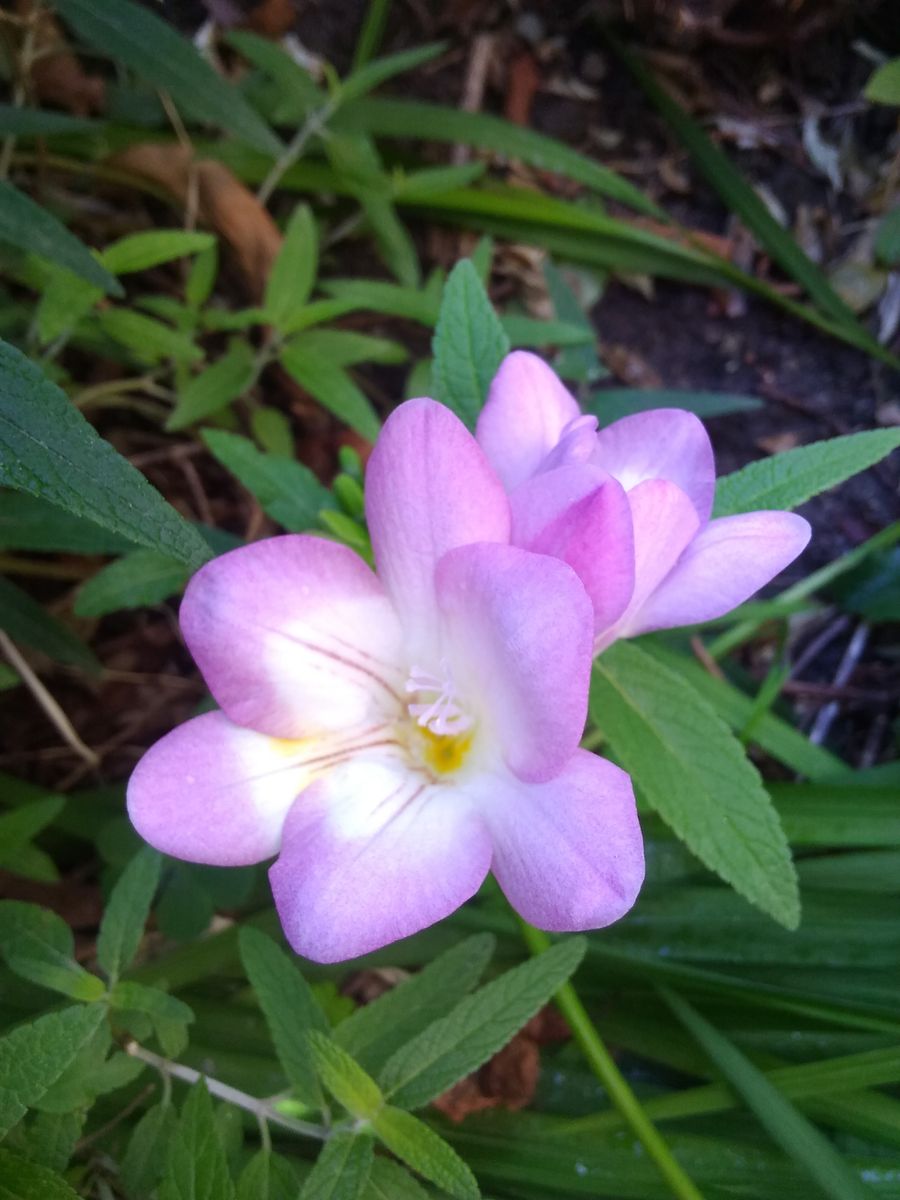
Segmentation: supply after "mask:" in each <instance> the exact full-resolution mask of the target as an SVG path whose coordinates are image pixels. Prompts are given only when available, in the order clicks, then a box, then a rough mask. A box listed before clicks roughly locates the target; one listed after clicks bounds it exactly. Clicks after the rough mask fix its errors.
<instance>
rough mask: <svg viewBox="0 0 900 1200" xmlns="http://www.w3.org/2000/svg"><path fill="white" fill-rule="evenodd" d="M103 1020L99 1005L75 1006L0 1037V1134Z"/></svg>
mask: <svg viewBox="0 0 900 1200" xmlns="http://www.w3.org/2000/svg"><path fill="white" fill-rule="evenodd" d="M104 1019H105V1012H104V1010H103V1008H102V1007H101V1006H100V1005H97V1006H90V1007H87V1006H81V1005H77V1006H73V1007H72V1008H67V1009H64V1010H63V1011H62V1012H54V1013H48V1014H47V1015H46V1016H44V1017H39V1018H38V1019H37V1020H36V1021H35V1022H34V1023H33V1024H32V1025H22V1026H20V1027H19V1028H18V1029H14V1030H13V1032H12V1033H10V1034H7V1035H6V1037H4V1038H0V1138H2V1137H5V1136H6V1134H7V1133H8V1132H9V1130H10V1129H12V1127H13V1126H14V1125H15V1124H16V1123H17V1122H18V1121H19V1120H20V1119H21V1118H22V1117H23V1116H24V1114H25V1112H26V1110H27V1109H28V1108H30V1107H31V1106H32V1105H33V1104H35V1103H36V1102H37V1101H39V1100H40V1099H41V1097H42V1096H43V1095H44V1093H45V1092H46V1091H47V1089H48V1088H49V1087H51V1086H52V1085H53V1084H54V1083H55V1082H56V1080H57V1079H58V1078H59V1077H60V1075H62V1073H63V1072H64V1071H65V1070H66V1068H67V1067H68V1066H69V1064H70V1063H71V1062H72V1060H73V1059H74V1058H75V1056H76V1055H77V1054H78V1052H79V1051H80V1050H81V1048H82V1047H83V1046H84V1045H85V1044H86V1043H88V1042H89V1041H90V1040H91V1039H92V1038H93V1036H94V1034H95V1033H96V1031H97V1030H98V1029H99V1028H100V1026H101V1024H102V1022H103V1021H104Z"/></svg>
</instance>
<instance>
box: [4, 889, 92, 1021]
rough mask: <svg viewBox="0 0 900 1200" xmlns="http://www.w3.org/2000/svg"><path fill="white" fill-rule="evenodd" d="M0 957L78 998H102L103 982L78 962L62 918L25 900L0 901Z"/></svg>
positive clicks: (11, 966) (28, 975) (23, 973)
mask: <svg viewBox="0 0 900 1200" xmlns="http://www.w3.org/2000/svg"><path fill="white" fill-rule="evenodd" d="M0 956H2V957H3V959H4V960H5V962H6V965H7V966H8V967H9V969H10V970H11V971H15V973H16V974H17V975H21V976H22V978H23V979H30V980H31V982H32V983H37V984H40V985H41V986H42V987H47V988H52V989H53V991H55V992H61V993H62V994H63V995H64V996H71V997H72V999H74V1000H98V999H99V998H100V997H101V996H102V995H103V994H104V993H105V991H106V988H105V987H104V985H103V981H102V980H101V979H98V978H97V976H96V975H91V974H90V972H88V971H86V970H85V969H84V967H82V966H81V965H80V964H79V963H77V962H76V961H75V941H74V938H73V937H72V931H71V929H69V926H68V925H67V924H66V923H65V921H64V920H63V919H62V917H59V916H57V915H56V913H55V912H52V911H51V910H50V909H49V908H39V907H38V905H36V904H26V903H25V902H24V901H22V900H0Z"/></svg>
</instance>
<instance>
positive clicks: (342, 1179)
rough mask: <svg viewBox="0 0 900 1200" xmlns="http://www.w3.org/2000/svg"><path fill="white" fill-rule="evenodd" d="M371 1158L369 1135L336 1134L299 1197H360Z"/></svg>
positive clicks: (345, 1199) (308, 1199)
mask: <svg viewBox="0 0 900 1200" xmlns="http://www.w3.org/2000/svg"><path fill="white" fill-rule="evenodd" d="M372 1158H373V1150H372V1139H371V1137H369V1136H368V1135H367V1134H362V1135H360V1134H353V1133H336V1134H334V1135H333V1136H332V1137H330V1138H329V1139H328V1141H327V1142H326V1143H325V1146H324V1147H323V1149H322V1152H321V1154H320V1155H319V1157H318V1158H317V1159H316V1165H315V1166H314V1167H313V1169H312V1171H311V1172H310V1174H309V1175H308V1176H307V1179H306V1183H305V1184H304V1185H303V1191H302V1192H301V1193H300V1200H360V1198H361V1197H362V1196H363V1195H364V1194H365V1189H366V1184H367V1182H368V1179H369V1171H370V1170H371V1169H372Z"/></svg>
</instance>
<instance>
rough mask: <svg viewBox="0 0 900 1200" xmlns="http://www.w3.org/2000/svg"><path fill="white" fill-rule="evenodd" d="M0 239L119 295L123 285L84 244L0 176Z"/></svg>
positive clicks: (111, 293)
mask: <svg viewBox="0 0 900 1200" xmlns="http://www.w3.org/2000/svg"><path fill="white" fill-rule="evenodd" d="M0 241H4V242H9V243H10V245H13V246H16V247H17V248H18V249H19V250H26V251H28V252H29V253H30V254H36V255H37V256H38V258H43V259H46V260H47V262H50V263H52V264H54V265H55V266H57V267H65V268H66V269H67V270H69V271H72V272H73V273H74V274H75V275H78V276H80V278H82V279H84V280H86V281H87V282H88V283H92V284H94V286H95V287H98V288H101V289H102V290H103V291H104V292H108V293H109V294H110V295H113V296H121V295H122V285H121V284H120V283H119V281H118V280H117V279H116V278H115V277H114V276H112V275H110V273H109V272H108V271H107V270H105V268H104V267H102V266H101V265H100V263H99V262H98V261H97V259H96V258H95V257H94V256H93V254H91V252H90V250H88V248H87V246H85V245H84V244H83V243H82V242H80V241H79V240H78V238H76V237H74V236H73V235H72V234H71V233H69V231H68V229H66V227H65V225H62V224H60V222H59V221H57V219H56V217H54V216H52V214H51V213H48V212H47V210H46V209H45V208H41V206H40V205H39V204H35V202H34V201H33V200H30V199H29V198H28V196H26V195H25V194H24V193H23V192H20V191H19V190H18V188H14V187H13V186H12V184H11V183H6V182H5V181H3V180H0Z"/></svg>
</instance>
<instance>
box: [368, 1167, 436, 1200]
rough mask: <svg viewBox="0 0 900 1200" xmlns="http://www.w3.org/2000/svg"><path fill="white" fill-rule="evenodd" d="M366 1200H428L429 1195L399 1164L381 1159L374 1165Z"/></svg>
mask: <svg viewBox="0 0 900 1200" xmlns="http://www.w3.org/2000/svg"><path fill="white" fill-rule="evenodd" d="M365 1200H428V1193H427V1192H426V1191H425V1189H424V1188H423V1187H422V1185H421V1184H420V1183H417V1182H416V1180H415V1179H413V1177H412V1175H410V1174H409V1172H408V1171H405V1170H404V1169H403V1167H401V1166H400V1164H399V1163H395V1162H394V1161H393V1159H390V1158H382V1157H379V1158H376V1159H375V1161H374V1162H373V1163H372V1171H371V1173H370V1175H369V1186H368V1187H367V1188H366V1192H365Z"/></svg>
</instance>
